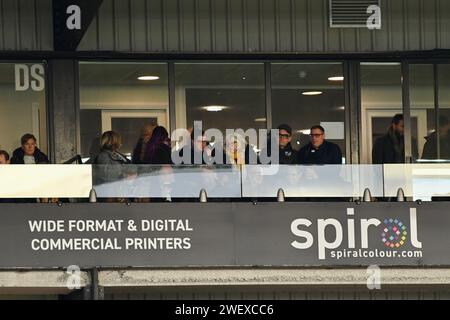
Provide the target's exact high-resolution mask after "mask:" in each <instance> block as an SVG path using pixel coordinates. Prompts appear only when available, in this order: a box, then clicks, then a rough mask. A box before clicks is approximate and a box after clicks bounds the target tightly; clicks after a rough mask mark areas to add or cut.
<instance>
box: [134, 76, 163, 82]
mask: <svg viewBox="0 0 450 320" xmlns="http://www.w3.org/2000/svg"><path fill="white" fill-rule="evenodd" d="M158 79H159V77H158V76H139V77H138V80H142V81H151V80H158Z"/></svg>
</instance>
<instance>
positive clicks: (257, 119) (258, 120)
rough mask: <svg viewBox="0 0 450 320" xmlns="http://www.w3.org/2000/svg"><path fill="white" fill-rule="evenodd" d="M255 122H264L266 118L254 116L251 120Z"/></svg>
mask: <svg viewBox="0 0 450 320" xmlns="http://www.w3.org/2000/svg"><path fill="white" fill-rule="evenodd" d="M253 121H255V122H266V121H267V119H266V118H256V119H255V120H253Z"/></svg>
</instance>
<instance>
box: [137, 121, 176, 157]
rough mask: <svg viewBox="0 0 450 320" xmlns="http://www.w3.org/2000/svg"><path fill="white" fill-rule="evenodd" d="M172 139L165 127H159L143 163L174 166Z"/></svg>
mask: <svg viewBox="0 0 450 320" xmlns="http://www.w3.org/2000/svg"><path fill="white" fill-rule="evenodd" d="M171 154H172V153H171V148H170V139H169V134H168V132H167V130H166V129H165V128H164V127H161V126H157V127H156V128H155V129H154V130H153V133H152V137H151V138H150V141H149V143H148V145H147V148H146V150H145V155H144V159H143V163H146V164H172V157H171Z"/></svg>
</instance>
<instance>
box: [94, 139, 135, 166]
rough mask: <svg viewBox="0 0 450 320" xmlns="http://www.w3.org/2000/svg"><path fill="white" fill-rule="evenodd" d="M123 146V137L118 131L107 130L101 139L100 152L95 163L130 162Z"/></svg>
mask: <svg viewBox="0 0 450 320" xmlns="http://www.w3.org/2000/svg"><path fill="white" fill-rule="evenodd" d="M121 146H122V139H121V137H120V135H119V134H118V133H117V132H114V131H106V132H104V133H103V135H102V138H101V139H100V153H99V154H98V155H97V157H96V158H95V160H94V164H101V165H105V164H128V163H130V160H128V159H127V157H126V156H124V155H123V154H122V153H120V152H119V148H120V147H121Z"/></svg>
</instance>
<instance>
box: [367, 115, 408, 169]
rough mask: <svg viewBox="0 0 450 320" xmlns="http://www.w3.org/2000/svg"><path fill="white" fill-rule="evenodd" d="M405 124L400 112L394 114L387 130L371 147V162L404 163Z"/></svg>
mask: <svg viewBox="0 0 450 320" xmlns="http://www.w3.org/2000/svg"><path fill="white" fill-rule="evenodd" d="M404 130H405V125H404V121H403V115H402V114H396V115H395V116H394V117H393V118H392V121H391V126H390V128H389V130H388V132H387V133H386V134H385V135H384V136H382V137H381V138H378V139H377V140H376V141H375V143H374V145H373V149H372V163H373V164H384V163H405V140H404V136H403V133H404Z"/></svg>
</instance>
